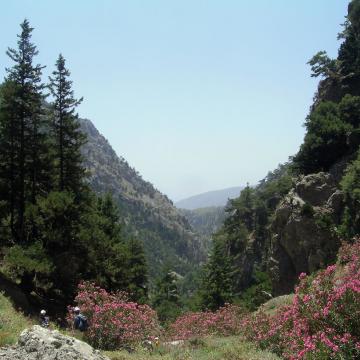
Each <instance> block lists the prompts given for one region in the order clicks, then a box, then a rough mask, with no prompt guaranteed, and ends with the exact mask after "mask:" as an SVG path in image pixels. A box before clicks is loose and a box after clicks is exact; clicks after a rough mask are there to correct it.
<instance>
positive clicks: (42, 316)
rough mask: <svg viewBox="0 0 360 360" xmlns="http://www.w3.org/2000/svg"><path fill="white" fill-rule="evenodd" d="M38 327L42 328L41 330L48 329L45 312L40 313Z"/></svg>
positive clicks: (47, 318)
mask: <svg viewBox="0 0 360 360" xmlns="http://www.w3.org/2000/svg"><path fill="white" fill-rule="evenodd" d="M40 326H42V327H43V328H48V327H49V317H48V316H46V310H41V311H40Z"/></svg>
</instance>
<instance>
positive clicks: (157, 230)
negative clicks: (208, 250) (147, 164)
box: [79, 119, 205, 276]
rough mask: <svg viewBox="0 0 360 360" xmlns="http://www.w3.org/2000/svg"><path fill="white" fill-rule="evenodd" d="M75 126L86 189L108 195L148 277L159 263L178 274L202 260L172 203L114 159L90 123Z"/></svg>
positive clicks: (194, 239)
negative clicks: (136, 243) (137, 243)
mask: <svg viewBox="0 0 360 360" xmlns="http://www.w3.org/2000/svg"><path fill="white" fill-rule="evenodd" d="M79 121H80V125H81V130H82V131H83V132H84V133H85V134H86V135H87V140H88V141H87V143H86V144H85V145H84V147H83V149H82V152H83V156H84V165H85V167H86V168H87V170H88V171H89V173H90V177H89V181H90V186H91V187H92V188H93V190H94V191H95V192H97V193H98V194H104V193H107V192H109V193H111V194H112V196H113V198H114V200H115V201H116V202H117V204H118V205H119V207H120V210H121V215H122V218H123V219H124V221H125V223H126V231H127V232H128V233H129V234H130V235H132V236H136V237H137V238H139V239H141V240H142V241H143V243H144V248H145V253H146V256H147V261H148V264H149V269H150V276H154V275H158V272H159V271H160V270H161V268H162V266H163V264H164V263H170V264H171V265H172V266H173V267H174V270H175V271H178V272H179V273H184V272H186V271H188V270H189V269H191V268H192V267H193V266H194V265H196V264H198V263H199V262H201V261H202V260H204V259H205V251H204V249H203V247H202V244H201V241H200V238H199V236H198V235H197V234H196V233H195V232H194V231H193V229H192V228H191V226H190V224H189V222H188V220H187V219H186V218H185V217H184V216H183V214H181V213H180V211H179V210H178V209H177V208H176V207H175V206H174V205H173V203H172V201H171V200H169V198H168V197H167V196H166V195H163V194H161V193H160V192H159V191H158V190H156V189H155V188H154V186H153V185H152V184H151V183H149V182H147V181H145V180H143V179H142V177H141V175H140V174H139V173H138V172H137V171H136V170H135V169H133V168H131V167H130V165H129V164H128V163H127V162H126V160H125V159H124V158H122V157H119V156H118V155H117V154H116V153H115V151H114V150H113V148H112V147H111V145H110V144H109V142H108V141H107V140H106V139H105V137H104V136H103V135H101V134H100V133H99V131H98V130H97V129H96V127H95V126H94V125H93V123H92V122H91V121H90V120H87V119H79Z"/></svg>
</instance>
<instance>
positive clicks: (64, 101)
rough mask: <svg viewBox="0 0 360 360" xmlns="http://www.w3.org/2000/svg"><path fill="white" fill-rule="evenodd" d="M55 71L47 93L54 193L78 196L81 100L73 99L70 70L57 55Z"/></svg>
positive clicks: (83, 172)
mask: <svg viewBox="0 0 360 360" xmlns="http://www.w3.org/2000/svg"><path fill="white" fill-rule="evenodd" d="M55 66H56V70H55V71H54V72H53V73H52V74H53V77H49V80H50V85H49V88H50V92H51V94H52V96H53V98H54V102H53V104H52V120H53V123H52V128H53V133H54V137H55V164H56V181H57V185H56V190H58V191H64V190H67V191H72V192H73V193H75V194H77V193H78V192H79V191H80V190H81V187H82V185H83V179H84V176H85V169H84V167H83V166H82V156H81V146H82V145H83V144H84V143H85V141H86V137H85V136H84V134H83V133H82V132H81V131H80V124H79V122H78V115H77V114H76V113H75V110H76V107H77V106H78V105H79V104H80V103H81V102H82V98H81V99H79V100H77V99H75V98H74V91H73V90H72V81H70V80H69V76H70V71H69V70H68V69H67V68H66V66H65V59H64V57H63V56H62V55H61V54H60V55H59V57H58V59H57V61H56V64H55Z"/></svg>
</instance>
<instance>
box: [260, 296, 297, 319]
mask: <svg viewBox="0 0 360 360" xmlns="http://www.w3.org/2000/svg"><path fill="white" fill-rule="evenodd" d="M293 299H294V294H290V295H282V296H278V297H275V298H273V299H271V300H269V301H267V302H266V303H265V304H263V305H261V306H260V308H259V310H262V311H264V312H265V313H267V314H269V315H272V314H274V313H275V312H276V310H277V309H278V308H279V307H281V306H284V305H290V304H291V303H292V301H293ZM259 310H258V311H259Z"/></svg>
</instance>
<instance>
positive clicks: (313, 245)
mask: <svg viewBox="0 0 360 360" xmlns="http://www.w3.org/2000/svg"><path fill="white" fill-rule="evenodd" d="M342 206H343V194H342V192H341V191H340V190H339V189H338V188H337V186H336V181H335V180H334V178H333V177H332V175H330V174H328V173H323V172H321V173H317V174H311V175H307V176H303V177H301V178H300V179H299V180H298V181H297V182H296V184H295V186H294V188H293V189H292V190H291V191H290V192H289V194H288V195H287V196H286V197H285V199H284V200H283V201H282V202H281V203H280V204H279V206H278V208H277V210H276V212H275V216H274V220H273V222H272V224H271V229H270V232H271V234H272V235H271V250H270V260H269V263H268V266H269V270H270V273H271V276H272V281H273V287H274V293H275V295H281V294H285V293H289V292H291V291H292V290H293V287H294V284H295V283H296V281H297V278H298V276H299V274H300V273H301V272H305V273H310V272H313V271H316V270H317V269H319V268H323V267H324V266H326V265H327V264H329V263H331V262H333V261H334V260H335V259H334V257H335V254H336V252H337V249H338V247H339V245H340V242H339V239H338V238H337V236H336V235H335V233H334V231H333V229H332V228H331V226H330V224H329V221H331V223H335V224H336V223H337V222H338V221H339V217H340V213H341V209H342Z"/></svg>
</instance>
